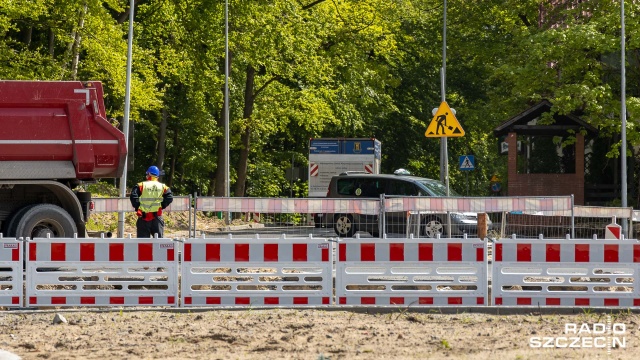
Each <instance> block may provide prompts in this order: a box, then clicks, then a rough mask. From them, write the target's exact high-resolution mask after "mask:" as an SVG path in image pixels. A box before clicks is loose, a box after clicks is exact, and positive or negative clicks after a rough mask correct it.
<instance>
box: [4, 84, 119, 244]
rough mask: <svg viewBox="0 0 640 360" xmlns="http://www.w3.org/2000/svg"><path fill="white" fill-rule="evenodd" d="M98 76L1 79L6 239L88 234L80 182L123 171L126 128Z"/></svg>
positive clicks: (84, 195)
mask: <svg viewBox="0 0 640 360" xmlns="http://www.w3.org/2000/svg"><path fill="white" fill-rule="evenodd" d="M103 98H104V94H103V90H102V84H101V83H100V82H79V81H0V223H1V231H2V233H3V236H4V237H25V238H26V237H30V238H36V237H46V236H47V235H50V236H51V237H73V236H74V234H75V233H77V234H78V237H84V236H85V235H86V229H85V223H86V221H87V220H88V217H89V210H90V209H89V207H90V206H91V204H92V203H91V193H89V192H85V191H82V189H81V186H80V185H82V184H86V183H92V182H95V181H96V179H99V178H117V177H120V176H121V175H122V171H123V167H124V164H125V161H126V154H127V148H126V143H125V138H124V134H123V133H122V132H121V131H120V130H118V129H117V128H116V127H114V126H113V125H112V124H111V123H110V122H109V121H108V120H107V118H106V113H105V107H104V100H103Z"/></svg>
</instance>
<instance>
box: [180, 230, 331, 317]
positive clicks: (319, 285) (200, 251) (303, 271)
mask: <svg viewBox="0 0 640 360" xmlns="http://www.w3.org/2000/svg"><path fill="white" fill-rule="evenodd" d="M331 245H332V243H330V242H326V241H325V240H324V239H317V240H316V239H313V238H284V237H283V238H281V239H257V238H256V239H239V240H236V239H188V240H187V241H186V242H185V244H184V252H183V258H182V268H181V274H182V279H181V280H182V283H181V296H182V306H183V307H184V306H186V307H189V306H215V305H220V306H245V307H246V306H286V307H295V306H299V305H330V304H331V297H332V295H333V277H332V262H331V253H332V246H331Z"/></svg>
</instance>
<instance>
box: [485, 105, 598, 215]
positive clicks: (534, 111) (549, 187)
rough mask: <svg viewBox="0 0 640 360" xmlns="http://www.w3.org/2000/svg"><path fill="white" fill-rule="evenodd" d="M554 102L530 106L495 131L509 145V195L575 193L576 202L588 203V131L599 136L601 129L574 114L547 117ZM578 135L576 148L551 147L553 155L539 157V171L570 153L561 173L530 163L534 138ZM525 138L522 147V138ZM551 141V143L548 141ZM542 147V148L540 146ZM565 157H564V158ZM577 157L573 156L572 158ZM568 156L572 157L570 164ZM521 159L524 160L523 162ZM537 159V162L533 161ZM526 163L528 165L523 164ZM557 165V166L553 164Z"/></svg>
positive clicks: (559, 166)
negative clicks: (586, 166) (519, 142)
mask: <svg viewBox="0 0 640 360" xmlns="http://www.w3.org/2000/svg"><path fill="white" fill-rule="evenodd" d="M551 107H552V104H551V103H550V102H549V101H548V100H543V101H542V102H540V103H538V104H536V105H534V106H532V107H530V108H529V109H527V110H525V111H523V112H522V113H520V114H518V115H516V116H514V117H512V118H511V119H509V120H507V121H506V122H504V123H503V124H501V125H500V126H498V127H496V128H495V129H494V130H493V132H494V134H495V135H496V136H497V137H498V138H501V137H505V140H504V141H505V142H506V144H507V145H508V176H507V195H508V196H560V195H574V202H575V204H576V205H584V203H585V191H584V183H585V180H584V174H585V156H584V155H585V134H586V136H587V137H591V136H595V135H597V133H598V130H597V129H596V128H594V127H592V126H591V125H589V124H587V123H586V122H584V121H583V120H581V119H580V118H579V117H577V116H574V115H560V114H552V118H553V121H549V118H546V117H545V119H544V120H542V119H543V114H545V113H550V111H551ZM571 135H575V143H574V145H573V148H567V147H565V148H559V147H558V150H553V149H552V150H551V152H552V156H547V157H543V158H541V159H537V162H536V163H537V164H541V165H539V166H538V168H539V169H538V170H540V169H543V170H544V168H545V163H549V164H551V163H553V162H555V161H556V160H557V158H555V157H554V156H553V155H562V153H563V152H566V153H567V154H569V155H568V156H566V158H565V161H564V163H562V161H557V162H558V163H562V164H561V165H558V166H557V167H558V168H560V171H559V172H556V173H554V172H544V171H542V172H540V171H537V172H536V171H535V170H536V169H533V170H534V171H531V169H530V167H529V166H526V165H527V164H526V163H528V162H529V161H531V154H532V153H533V151H532V147H534V146H535V145H532V143H533V140H534V139H544V138H549V139H550V138H552V137H554V136H555V137H566V136H571ZM520 139H522V143H523V144H522V146H520V149H518V148H519V147H518V146H517V145H518V141H519V140H520ZM547 144H551V142H549V141H547ZM539 147H542V145H541V146H539ZM560 158H561V157H560ZM572 158H573V159H572ZM567 159H569V160H571V161H569V162H568V163H567V161H566V160H567ZM519 162H522V163H521V164H519ZM532 162H533V161H532ZM523 165H525V166H523ZM549 167H550V168H553V166H549Z"/></svg>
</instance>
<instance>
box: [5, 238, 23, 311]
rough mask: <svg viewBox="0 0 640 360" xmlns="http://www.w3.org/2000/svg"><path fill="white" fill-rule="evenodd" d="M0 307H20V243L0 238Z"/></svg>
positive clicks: (21, 287)
mask: <svg viewBox="0 0 640 360" xmlns="http://www.w3.org/2000/svg"><path fill="white" fill-rule="evenodd" d="M0 244H1V245H0V306H22V295H23V286H22V285H23V281H22V272H23V269H22V249H23V248H22V242H21V241H18V240H16V239H12V238H0Z"/></svg>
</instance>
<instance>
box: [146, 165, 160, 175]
mask: <svg viewBox="0 0 640 360" xmlns="http://www.w3.org/2000/svg"><path fill="white" fill-rule="evenodd" d="M147 175H152V176H155V177H158V176H160V169H158V167H157V166H149V168H148V169H147Z"/></svg>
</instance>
